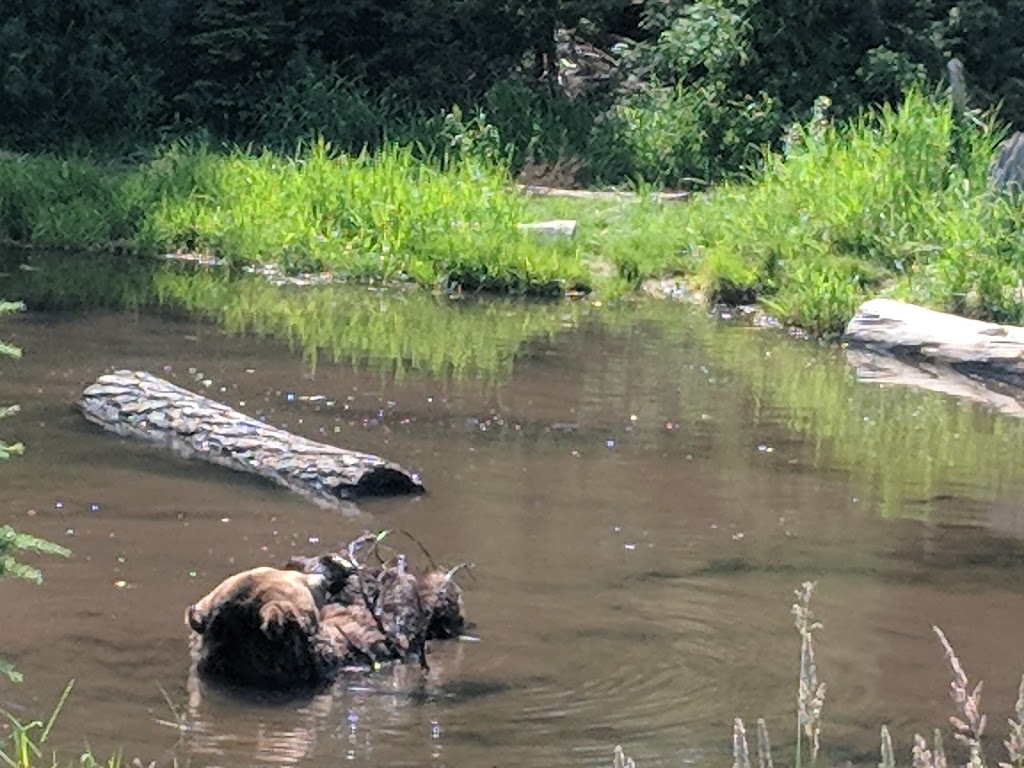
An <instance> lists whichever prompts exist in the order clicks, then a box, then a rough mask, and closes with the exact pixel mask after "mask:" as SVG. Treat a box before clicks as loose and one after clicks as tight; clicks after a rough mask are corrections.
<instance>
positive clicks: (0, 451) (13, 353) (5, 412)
mask: <svg viewBox="0 0 1024 768" xmlns="http://www.w3.org/2000/svg"><path fill="white" fill-rule="evenodd" d="M22 309H24V305H23V304H21V303H20V302H12V301H3V300H0V317H3V316H4V315H9V314H11V313H12V312H18V311H20V310H22ZM0 357H13V358H18V357H21V349H20V348H19V347H16V346H14V345H13V344H8V343H7V342H5V341H3V340H0ZM17 412H18V406H16V405H8V406H0V419H3V418H4V417H5V416H11V415H13V414H15V413H17ZM24 450H25V447H24V446H23V445H22V444H21V443H5V442H4V441H3V440H0V461H3V460H4V459H8V458H10V457H11V456H13V455H15V454H20V453H22V452H23V451H24ZM2 553H3V549H2V548H0V554H2ZM2 573H3V570H2V568H0V574H2ZM0 672H2V670H0Z"/></svg>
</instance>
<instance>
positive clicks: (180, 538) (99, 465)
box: [0, 276, 1024, 766]
mask: <svg viewBox="0 0 1024 768" xmlns="http://www.w3.org/2000/svg"><path fill="white" fill-rule="evenodd" d="M34 279H37V280H38V279H40V276H36V277H35V278H34ZM14 284H15V283H14V281H13V279H12V281H11V282H10V283H8V285H7V286H5V285H4V284H3V283H0V293H6V292H7V291H8V289H9V288H10V287H11V286H13V285H14ZM20 285H21V287H22V288H24V285H25V284H24V283H20ZM146 286H147V287H146V291H148V290H149V287H148V283H146ZM161 290H162V291H163V292H164V295H165V298H167V299H168V301H171V300H173V301H175V302H182V303H185V304H187V305H188V306H190V307H191V308H192V309H194V310H203V309H204V308H208V307H211V306H212V305H213V304H214V303H216V304H218V305H219V306H220V307H221V308H222V309H221V310H220V312H219V313H218V321H219V323H220V324H218V323H216V322H213V321H210V320H198V319H195V318H194V317H191V318H189V317H184V316H183V315H182V314H181V313H180V312H177V311H175V312H170V311H164V312H149V311H147V312H143V313H133V312H124V311H114V310H92V311H74V312H57V311H47V312H29V313H27V314H25V315H22V316H20V317H17V318H13V319H11V320H5V321H3V322H0V338H6V339H9V340H11V341H13V342H15V343H17V344H19V345H20V346H22V347H23V348H24V349H25V357H24V359H23V360H22V361H20V362H17V363H12V362H2V363H0V400H2V401H4V402H7V401H13V402H19V403H21V404H22V406H23V411H22V413H21V414H20V415H18V416H16V417H12V418H10V419H7V420H5V421H4V422H3V424H2V425H0V430H2V431H3V434H4V435H5V436H7V437H10V438H16V439H19V440H22V441H24V442H25V443H26V444H27V446H28V452H27V454H26V455H25V456H24V457H22V458H19V459H16V460H14V461H11V462H7V463H6V464H4V465H2V466H0V487H2V489H3V490H2V493H0V521H2V522H6V521H11V522H13V523H14V524H15V525H16V526H17V527H18V528H20V529H22V530H25V531H27V532H31V533H34V534H38V535H43V536H47V537H50V538H53V539H55V540H57V541H59V542H61V543H64V544H67V545H68V546H70V547H71V548H72V549H73V550H74V557H73V558H72V559H70V560H68V561H48V562H45V563H41V564H43V565H44V566H45V570H46V574H47V583H46V585H45V586H43V587H34V586H31V585H28V584H20V583H19V584H16V583H12V582H5V583H3V584H0V605H2V607H3V616H4V620H3V622H2V623H0V650H2V653H0V655H3V656H6V657H8V658H10V659H12V660H13V661H14V662H16V664H17V666H18V667H19V668H20V669H21V670H22V671H23V672H24V674H25V677H26V680H27V682H26V683H25V684H23V685H22V686H18V687H15V686H11V685H8V684H6V683H2V684H0V700H2V702H3V704H4V705H5V706H6V707H8V708H9V709H11V710H12V711H13V712H15V713H16V714H18V715H20V716H29V715H35V714H42V713H43V712H44V710H45V709H46V708H47V707H49V706H50V705H52V702H53V701H54V700H55V699H56V696H57V695H58V693H59V692H60V690H61V689H62V688H63V686H64V684H65V683H66V681H67V680H68V679H69V678H72V677H74V678H75V679H76V681H77V682H76V687H75V691H74V694H73V696H72V698H71V700H70V702H69V704H68V706H67V709H66V711H65V713H64V716H63V718H62V719H61V721H60V723H59V725H58V727H57V729H56V732H55V734H54V739H55V743H56V744H57V745H58V746H60V747H62V748H64V749H67V750H69V753H70V754H72V755H73V754H75V753H76V752H75V751H76V750H78V749H79V748H80V747H81V746H82V739H83V738H87V739H88V742H89V744H90V745H91V746H92V747H93V749H94V750H95V751H97V752H99V753H101V754H102V753H106V752H109V751H111V750H113V749H117V748H119V747H123V749H124V754H125V756H126V758H128V759H130V758H132V757H135V756H139V757H140V758H141V759H143V760H144V761H146V762H148V761H149V760H158V761H160V762H170V761H171V760H172V759H177V760H178V762H179V764H184V763H188V764H191V765H218V766H251V765H281V764H298V763H302V764H303V765H313V766H316V765H323V766H328V765H337V764H338V763H339V762H342V761H351V762H353V763H355V764H360V765H373V766H379V765H425V764H433V765H465V766H473V765H516V766H549V765H601V764H608V763H609V762H610V755H611V749H612V747H613V746H614V744H616V743H620V742H621V743H622V744H624V745H625V746H626V748H627V751H628V752H630V753H631V754H632V755H633V756H634V757H635V758H636V759H637V761H638V764H640V765H642V766H658V765H680V764H698V765H711V764H719V765H721V764H727V763H728V761H729V760H731V757H730V756H729V743H730V738H731V728H732V718H733V717H734V716H737V715H740V716H743V717H745V718H747V719H748V721H753V720H754V719H755V718H756V717H758V716H762V715H763V716H764V717H766V718H767V720H768V724H769V727H770V728H771V730H772V732H773V736H774V741H775V743H776V745H777V746H778V748H779V750H780V752H783V753H784V752H785V750H786V746H787V744H788V743H789V742H790V740H791V733H792V731H793V714H792V713H793V699H794V697H795V690H796V673H795V668H796V663H797V659H798V638H797V635H796V632H795V630H794V629H793V627H792V619H791V616H790V614H789V607H790V604H791V602H792V596H793V589H795V588H796V587H798V586H799V584H800V582H801V581H803V580H805V579H816V580H818V582H819V587H818V598H817V603H816V609H817V612H818V615H819V617H820V619H821V620H822V621H823V622H824V624H825V628H824V630H823V631H822V632H821V634H820V643H821V644H820V647H819V666H820V675H821V677H822V679H824V680H825V681H826V682H827V683H828V685H829V693H828V699H827V703H826V707H825V728H824V732H823V742H824V745H825V748H826V750H827V751H828V754H829V759H830V761H835V762H838V761H841V760H844V759H847V758H849V759H852V760H854V761H855V762H858V763H864V764H870V763H873V762H875V761H876V760H877V758H876V757H875V753H874V751H875V750H876V749H877V746H876V745H877V732H878V725H879V724H880V723H881V722H888V723H890V724H891V726H892V727H893V729H894V732H895V734H896V737H897V741H898V748H899V749H901V750H903V751H904V753H906V750H907V749H908V748H909V743H910V739H911V737H912V733H913V730H914V729H915V728H916V729H922V728H925V727H929V726H931V725H941V724H943V723H945V721H946V716H947V714H948V710H949V702H948V694H947V690H948V684H947V679H948V678H947V674H946V671H945V669H944V666H943V658H942V652H941V649H940V648H939V646H938V644H937V643H936V642H935V640H934V638H933V636H932V634H931V625H932V624H933V623H935V624H939V625H941V626H942V627H943V628H944V629H945V630H946V632H947V634H948V635H949V637H950V639H951V641H952V642H953V643H954V644H955V645H956V646H957V648H958V649H959V651H960V652H961V656H962V658H963V661H964V663H965V665H966V666H967V670H968V672H969V673H970V674H971V675H972V677H977V678H984V679H985V680H986V687H985V694H984V701H985V702H986V704H987V707H986V708H987V709H988V711H989V714H990V721H991V723H992V724H993V728H994V730H993V734H994V735H996V736H998V734H999V733H1000V732H1001V730H1003V728H1004V726H1002V725H1001V724H1002V723H1004V722H1005V717H1006V716H1007V715H1009V714H1010V712H1011V709H1012V704H1013V701H1014V699H1015V698H1016V688H1017V683H1018V681H1019V674H1020V672H1021V671H1024V646H1022V645H1021V643H1020V642H1019V637H1020V633H1021V631H1022V629H1024V560H1022V559H1021V555H1022V554H1024V544H1022V536H1024V512H1022V510H1024V465H1022V462H1021V456H1022V455H1024V453H1022V450H1021V448H1022V447H1024V423H1022V422H1019V421H1016V420H1013V419H1009V418H1007V417H1005V416H998V415H994V414H992V413H989V412H986V411H985V410H983V409H981V408H980V407H977V406H972V405H965V404H961V403H958V402H955V401H953V400H950V399H947V398H944V397H942V396H939V395H934V394H927V393H918V392H914V391H910V390H903V389H885V388H879V387H871V386H868V385H864V384H858V383H856V382H855V380H854V377H853V374H852V372H851V371H850V369H849V367H848V365H847V363H846V361H845V359H844V356H843V353H842V351H840V350H833V349H822V348H819V347H817V346H816V345H814V344H811V343H807V342H796V341H792V340H789V339H788V338H786V337H785V336H784V335H782V334H780V333H777V332H773V331H764V330H757V329H751V328H748V327H745V326H744V325H742V324H738V323H723V322H720V321H716V320H713V319H709V318H708V317H706V316H705V314H704V313H703V312H701V311H700V310H694V309H692V308H689V307H683V306H678V305H664V304H658V305H642V306H637V307H624V308H615V309H609V308H607V307H595V306H593V305H589V304H582V303H577V304H571V303H568V304H551V305H546V306H533V307H527V306H523V305H520V304H516V303H507V302H498V303H485V302H475V301H461V302H455V303H450V302H445V301H439V300H437V299H434V298H432V297H426V296H423V295H421V294H406V295H397V294H380V293H375V292H372V291H368V290H365V289H356V290H352V289H348V290H342V289H337V288H329V287H325V288H315V289H302V290H295V289H273V288H268V287H266V286H264V285H263V284H261V283H260V284H258V283H253V284H245V285H242V284H237V283H235V284H218V283H205V284H202V285H199V284H195V283H190V284H184V283H181V282H180V281H179V282H175V281H174V280H168V281H167V282H165V283H163V284H161ZM279 291H283V294H281V293H277V292H279ZM143 293H145V291H143ZM267 294H271V296H272V298H273V299H274V300H273V301H272V302H271V301H268V300H267V298H268V296H267ZM22 295H25V294H24V293H22ZM282 297H283V298H282ZM86 303H88V302H86ZM113 303H115V304H116V303H119V302H117V301H114V302H113ZM224 328H227V329H229V330H224ZM243 331H245V332H246V334H243V333H242V332H243ZM113 367H129V368H138V369H145V370H148V371H151V372H154V373H157V374H159V375H163V376H165V377H166V378H168V379H170V380H172V381H174V382H176V383H178V384H180V385H182V386H187V387H190V388H193V389H197V390H200V391H203V392H204V393H205V394H207V395H209V396H211V397H214V398H216V399H219V400H222V401H224V402H227V403H228V404H230V405H232V406H234V407H237V408H239V409H240V410H243V411H246V412H247V413H252V414H256V415H263V416H265V417H266V418H267V419H268V421H270V422H272V423H274V424H277V425H279V426H283V427H286V428H288V429H290V430H293V431H295V432H298V433H300V434H303V435H306V436H308V437H312V438H315V439H320V440H323V441H326V442H332V443H337V444H342V445H346V446H349V447H352V448H357V449H361V450H366V451H371V452H376V453H381V454H383V455H385V456H388V457H389V458H393V459H394V460H396V461H399V462H401V463H403V464H405V465H407V466H410V467H413V468H416V469H419V470H421V471H422V473H423V476H424V478H425V481H426V483H427V485H428V488H429V491H430V492H429V493H428V494H427V495H426V496H423V497H417V498H401V499H395V500H375V501H371V502H366V503H363V504H362V505H361V515H359V516H356V517H352V516H344V515H340V514H339V513H337V512H330V511H326V510H322V509H319V508H317V507H315V506H313V505H312V504H309V503H307V502H306V501H304V500H303V499H301V498H299V497H298V496H296V495H294V494H290V493H289V492H287V491H285V490H281V489H279V488H276V487H271V486H269V485H265V484H263V483H261V482H257V481H253V480H250V479H248V478H245V477H240V476H236V475H232V474H230V473H225V471H223V470H220V469H218V468H215V467H212V466H206V465H204V464H199V463H188V462H185V461H182V460H180V459H177V458H173V457H171V456H169V455H168V456H165V455H163V454H162V453H161V452H160V451H159V450H158V449H155V448H150V447H148V446H143V445H137V444H134V443H132V442H130V441H126V440H122V439H119V438H116V437H113V436H109V435H107V434H104V433H101V432H99V431H98V430H96V429H94V428H92V427H91V426H89V425H87V424H86V423H85V422H84V420H83V419H82V418H81V417H80V416H79V415H78V414H77V412H76V411H75V410H74V408H73V407H72V405H71V404H72V403H73V401H74V400H75V398H76V396H77V394H78V393H79V392H80V391H81V389H82V387H84V386H85V385H86V384H88V383H89V382H90V381H92V380H93V379H94V378H95V377H96V376H98V375H99V374H101V373H103V372H104V371H106V370H109V369H111V368H113ZM380 527H400V528H405V529H408V530H409V531H411V532H413V533H414V534H415V535H416V536H417V537H418V538H419V539H421V540H422V541H423V542H424V544H425V545H426V546H427V547H428V548H429V549H430V551H431V552H432V554H433V555H434V557H435V558H438V559H440V560H444V561H446V562H448V563H456V562H461V561H472V562H474V563H475V564H476V569H475V571H474V576H473V577H471V578H467V579H465V580H464V581H463V584H464V587H465V589H466V597H467V604H468V608H469V611H470V612H471V614H472V618H473V619H474V620H475V621H476V622H477V624H478V627H477V630H478V634H479V635H480V638H481V642H479V643H453V644H448V645H438V646H437V647H436V648H435V651H434V653H433V655H432V657H431V660H432V671H431V673H430V674H429V675H427V676H424V675H422V673H420V672H419V671H418V670H412V669H404V670H399V671H397V672H395V673H393V674H392V673H387V674H380V675H376V676H372V677H363V678H352V679H349V680H345V681H343V682H342V683H341V684H339V685H338V686H337V687H336V688H335V689H334V690H333V691H332V692H331V693H330V694H328V695H324V696H322V697H320V698H318V699H315V700H313V701H307V702H298V703H291V704H284V705H281V704H278V705H268V704H259V703H255V702H245V701H238V700H236V699H233V698H230V697H227V696H225V695H223V694H222V693H219V692H217V691H212V690H208V689H207V688H206V687H205V686H203V685H201V684H199V683H198V682H197V681H195V680H189V678H188V667H189V663H188V653H187V649H186V628H185V626H184V624H183V622H182V614H183V611H184V608H185V606H186V605H188V604H189V603H190V602H193V601H194V600H195V599H196V598H197V597H198V596H200V595H201V594H202V593H203V592H205V591H206V590H207V589H209V588H210V587H211V586H212V585H214V584H215V583H216V582H217V581H218V580H219V579H221V578H222V577H224V576H225V575H227V574H228V573H230V572H232V571H234V570H240V569H242V568H247V567H250V566H254V565H259V564H265V563H270V564H277V563H281V562H283V561H285V560H286V559H287V558H288V556H289V555H291V554H293V553H308V552H313V551H317V550H319V549H322V548H324V546H325V545H326V546H330V545H331V544H333V543H337V542H340V541H342V540H346V539H348V538H350V537H352V536H353V535H355V534H357V533H359V532H361V531H362V530H364V529H367V528H374V529H376V528H380ZM34 562H35V561H34ZM162 691H166V693H167V696H168V698H169V700H170V702H171V703H173V705H174V709H175V710H177V712H178V715H179V716H180V717H181V719H182V722H183V724H184V730H179V729H178V728H177V727H174V726H172V725H171V724H170V721H173V720H174V719H175V714H174V712H172V709H171V706H169V704H168V703H167V702H166V701H165V698H164V695H163V693H162ZM991 750H992V753H993V754H998V752H999V747H998V742H997V740H996V739H993V741H992V745H991Z"/></svg>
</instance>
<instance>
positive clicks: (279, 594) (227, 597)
mask: <svg viewBox="0 0 1024 768" xmlns="http://www.w3.org/2000/svg"><path fill="white" fill-rule="evenodd" d="M327 588H328V579H327V577H325V576H324V575H322V574H305V573H300V572H299V571H293V570H280V569H278V568H266V567H264V568H253V569H252V570H249V571H243V572H242V573H238V574H235V575H234V576H231V577H229V578H227V579H225V580H224V581H223V582H221V583H220V584H219V585H217V587H215V588H214V589H213V591H212V592H210V593H209V594H208V595H206V596H205V597H204V598H202V599H201V600H200V601H199V602H198V603H196V604H195V605H192V606H189V608H188V611H187V612H186V615H185V620H186V623H187V624H188V625H189V626H190V627H191V628H192V629H193V630H194V631H195V632H196V633H197V637H196V638H194V641H193V651H194V653H195V655H196V662H197V666H198V670H199V672H200V673H201V674H203V675H205V676H209V677H213V678H219V679H221V680H223V681H225V682H230V683H239V684H242V685H247V686H252V687H256V688H263V689H274V690H280V689H288V688H299V687H316V686H318V685H320V684H322V683H324V682H326V681H327V680H329V679H330V677H331V676H332V672H331V668H332V667H333V666H334V664H335V663H336V659H335V653H334V652H333V651H332V648H331V644H330V643H329V642H327V640H326V638H324V637H323V635H322V634H321V632H320V631H319V629H320V609H321V607H322V606H323V603H324V595H325V594H326V591H327Z"/></svg>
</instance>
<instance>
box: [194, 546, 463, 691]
mask: <svg viewBox="0 0 1024 768" xmlns="http://www.w3.org/2000/svg"><path fill="white" fill-rule="evenodd" d="M185 619H186V623H187V624H188V625H189V626H190V627H191V628H192V629H193V630H194V632H195V633H196V634H195V635H194V636H193V640H192V649H193V655H194V658H195V661H196V664H197V670H198V672H199V673H200V674H201V675H203V676H204V677H208V678H214V679H219V680H220V681H222V682H227V683H231V684H235V685H242V686H246V687H251V688H257V689H261V690H265V691H267V690H272V691H289V690H292V691H294V690H299V689H309V688H318V687H321V686H323V685H325V684H328V683H330V682H331V681H332V680H333V679H334V678H335V677H336V676H337V674H338V673H339V671H340V670H341V669H342V668H343V667H350V666H360V667H368V668H371V669H373V668H375V667H377V666H378V665H380V664H384V663H388V662H395V661H398V662H405V661H413V660H416V661H419V663H420V664H421V665H423V666H424V667H426V666H427V663H426V641H427V640H433V639H441V638H451V637H457V636H458V635H459V634H460V633H461V632H462V631H463V630H464V629H465V628H466V627H467V624H466V620H465V609H464V605H463V601H462V589H461V588H460V587H459V586H458V584H456V583H455V582H453V581H452V580H451V574H450V573H449V574H445V573H442V572H440V571H428V572H426V573H424V574H422V575H420V576H419V577H416V576H414V575H413V574H412V573H410V572H409V570H408V569H407V568H406V562H405V557H404V556H402V555H399V556H398V557H397V558H396V560H395V562H394V563H392V564H390V565H381V566H370V567H367V566H360V565H357V564H355V563H353V562H350V561H349V560H346V559H345V558H344V557H341V556H340V555H337V554H333V553H329V554H326V555H322V556H320V557H316V558H303V557H293V558H292V559H291V560H290V561H289V563H288V564H287V565H286V566H285V568H283V569H278V568H267V567H263V568H253V569H252V570H248V571H244V572H242V573H239V574H235V575H234V576H230V577H228V578H227V579H225V580H224V581H223V582H221V583H220V584H219V585H218V586H217V587H215V588H214V589H213V591H212V592H210V593H209V594H208V595H206V596H205V597H204V598H203V599H202V600H200V601H199V602H198V603H196V604H195V605H193V606H190V607H189V609H188V611H187V612H186V615H185Z"/></svg>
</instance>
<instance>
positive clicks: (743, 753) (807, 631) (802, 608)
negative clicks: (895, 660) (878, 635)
mask: <svg viewBox="0 0 1024 768" xmlns="http://www.w3.org/2000/svg"><path fill="white" fill-rule="evenodd" d="M814 586H815V585H814V584H813V583H811V582H805V583H804V584H803V585H802V587H801V589H799V590H797V592H796V594H797V602H796V603H795V604H794V605H793V615H794V617H795V623H796V627H797V631H798V632H799V633H800V646H801V651H800V675H799V686H798V695H797V723H798V727H797V737H796V751H795V758H794V765H795V766H800V765H802V750H801V746H802V744H803V742H806V743H807V745H809V746H810V748H811V755H810V764H811V765H814V764H815V762H816V761H817V759H818V756H819V747H820V744H819V736H820V733H821V711H822V705H823V704H824V697H825V686H824V683H821V682H819V681H818V679H817V670H816V665H815V662H814V632H815V631H816V630H817V629H820V628H821V624H820V623H818V622H816V621H814V618H813V614H812V612H811V597H812V594H813V591H814ZM932 629H933V630H934V632H935V635H936V636H937V637H938V639H939V643H940V644H941V645H942V648H943V651H944V652H945V657H946V661H947V663H948V664H949V669H950V672H951V676H952V681H951V682H950V698H951V699H952V701H953V708H954V713H953V714H952V715H950V717H949V724H950V726H951V728H952V732H953V738H954V739H955V740H956V741H957V742H958V743H959V744H961V745H963V747H964V748H965V749H966V755H967V760H966V762H965V763H964V768H985V767H986V765H988V763H987V761H986V758H985V753H984V749H983V743H982V740H983V737H984V734H985V727H986V725H987V717H986V716H985V714H984V713H983V712H982V710H981V692H982V683H980V682H979V683H977V684H976V685H974V686H972V685H971V683H970V680H969V678H968V676H967V673H966V672H965V671H964V667H963V664H962V663H961V661H960V658H959V657H958V656H957V654H956V651H955V650H954V649H953V646H952V645H951V644H950V642H949V640H948V639H947V638H946V635H945V634H944V633H943V631H942V630H941V629H940V628H939V627H932ZM1015 710H1016V712H1015V713H1016V716H1017V718H1016V719H1012V718H1011V719H1010V720H1009V725H1010V734H1009V737H1008V738H1007V739H1006V741H1004V742H1003V744H1004V746H1005V748H1006V752H1007V755H1008V757H1009V761H1007V762H1000V763H999V764H998V765H999V767H1000V768H1014V767H1015V766H1020V765H1021V764H1024V725H1022V723H1024V676H1022V678H1021V684H1020V688H1019V690H1018V697H1017V703H1016V707H1015ZM757 743H758V763H759V766H760V768H766V766H771V765H772V757H771V747H770V745H769V743H768V734H767V731H766V729H765V728H764V721H763V720H758V730H757ZM620 749H621V748H616V750H617V752H616V754H619V750H620ZM879 758H880V759H879V763H878V766H879V768H896V766H897V763H898V760H897V757H896V752H895V750H894V748H893V744H892V735H891V733H890V731H889V727H888V726H887V725H882V727H881V731H880V746H879ZM910 759H911V765H912V766H913V768H947V766H948V765H949V758H948V757H947V754H946V750H945V747H944V745H943V739H942V731H941V730H939V729H936V730H935V732H934V741H933V744H932V746H931V747H929V745H928V742H927V741H926V740H925V738H924V737H923V736H921V734H919V733H915V734H914V744H913V747H912V749H911V755H910ZM733 768H751V760H750V750H749V747H748V745H747V735H746V728H745V726H744V723H743V720H742V719H741V718H736V719H735V721H734V724H733Z"/></svg>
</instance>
